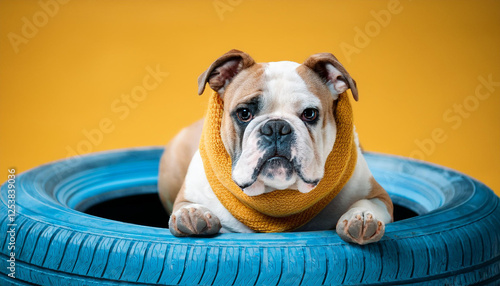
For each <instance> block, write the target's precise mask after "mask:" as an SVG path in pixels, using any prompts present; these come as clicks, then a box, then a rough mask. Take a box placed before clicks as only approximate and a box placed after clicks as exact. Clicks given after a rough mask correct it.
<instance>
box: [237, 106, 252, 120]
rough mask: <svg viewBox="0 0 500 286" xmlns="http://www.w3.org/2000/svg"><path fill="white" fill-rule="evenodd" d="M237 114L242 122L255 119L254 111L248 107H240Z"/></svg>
mask: <svg viewBox="0 0 500 286" xmlns="http://www.w3.org/2000/svg"><path fill="white" fill-rule="evenodd" d="M236 115H237V116H238V119H239V120H241V121H242V122H248V121H250V120H252V119H253V115H252V112H251V111H250V109H248V108H239V109H238V110H236Z"/></svg>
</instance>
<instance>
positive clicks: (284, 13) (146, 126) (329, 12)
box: [0, 0, 500, 194]
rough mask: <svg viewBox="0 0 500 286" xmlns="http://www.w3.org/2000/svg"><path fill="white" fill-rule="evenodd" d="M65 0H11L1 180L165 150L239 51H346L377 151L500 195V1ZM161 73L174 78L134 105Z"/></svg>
mask: <svg viewBox="0 0 500 286" xmlns="http://www.w3.org/2000/svg"><path fill="white" fill-rule="evenodd" d="M60 1H61V2H56V0H40V1H19V0H0V131H1V133H0V140H1V142H0V170H1V171H0V174H4V175H5V177H4V179H1V180H0V181H5V180H6V179H7V169H8V168H10V167H15V168H17V169H18V171H19V172H20V171H25V170H27V169H29V168H32V167H35V166H37V165H40V164H43V163H46V162H50V161H53V160H56V159H61V158H65V157H67V156H68V155H70V154H72V153H71V152H72V151H68V150H75V152H78V150H80V151H79V152H81V151H83V152H89V151H92V152H95V151H103V150H110V149H117V148H126V147H133V146H150V145H163V144H165V143H166V142H167V141H168V140H169V139H171V138H172V137H173V136H174V134H175V133H176V132H178V131H179V130H180V129H181V128H182V127H183V126H185V125H188V124H189V123H191V122H193V121H195V120H196V119H198V118H200V117H202V116H203V114H204V111H205V107H206V103H207V96H202V97H199V96H197V94H196V91H197V83H196V79H197V77H198V75H199V74H200V73H201V72H203V71H204V70H205V69H206V68H207V67H208V66H209V65H210V64H211V63H212V61H213V60H215V59H216V58H217V57H218V56H220V55H222V54H223V53H224V52H226V51H228V50H229V49H231V48H238V49H241V50H243V51H246V52H248V53H249V54H250V55H251V56H252V57H254V59H256V60H257V61H278V60H292V61H297V62H302V61H303V60H305V59H306V58H307V57H308V56H309V55H311V54H313V53H317V52H332V53H334V54H335V55H336V56H337V57H338V58H339V60H340V61H341V62H342V63H343V64H344V66H345V67H346V68H347V70H348V71H349V72H350V73H351V75H352V76H353V78H354V79H355V80H356V81H357V82H358V87H359V93H360V101H359V102H357V103H355V104H354V108H355V123H356V126H357V128H358V132H359V134H360V138H361V141H362V144H363V146H364V148H365V149H367V150H371V151H378V152H384V153H390V154H397V155H402V156H413V157H417V158H421V159H424V160H426V161H431V162H434V163H437V164H441V165H444V166H448V167H451V168H453V169H456V170H459V171H462V172H464V173H466V174H469V175H471V176H473V177H475V178H477V179H479V180H481V181H483V182H485V183H486V184H487V185H489V186H490V187H491V188H493V189H494V190H495V191H496V193H497V194H500V174H499V170H500V148H499V147H500V113H499V111H500V86H499V84H500V37H499V36H500V2H498V1H431V0H429V1H416V0H413V1H410V0H401V1H396V2H395V1H388V0H384V1H251V0H216V1H156V0H146V1H144V0H143V1H139V0H122V1H113V0H100V1H90V0H72V1H66V0H65V1H64V3H63V2H62V0H60ZM66 2H67V3H66ZM389 8H390V9H389ZM389 16H390V18H389ZM30 25H32V26H31V28H32V29H31V30H30V29H29V28H30V27H29V26H30ZM33 28H34V29H33ZM148 67H149V68H151V69H159V70H160V71H161V72H163V73H168V76H166V77H165V78H161V82H158V84H157V86H155V88H150V89H151V90H149V91H147V94H146V95H143V96H142V97H141V98H140V99H141V100H142V101H135V102H132V103H131V105H126V103H124V102H123V101H122V95H123V94H125V95H127V94H128V95H130V94H131V93H132V92H138V91H140V90H141V88H143V87H145V85H144V83H143V80H144V78H145V77H146V76H147V75H148V71H147V68H148ZM162 75H164V74H162ZM488 77H489V78H490V80H491V81H493V82H495V83H496V86H489V89H488V87H485V86H484V85H483V87H479V89H478V86H480V85H481V81H480V79H479V78H483V79H486V80H487V79H488ZM154 82H155V81H154V80H152V79H151V78H149V81H147V84H148V87H151V85H153V83H154ZM478 90H479V92H480V94H482V95H484V94H487V93H488V91H489V94H490V95H489V97H488V98H484V97H483V99H478V95H477V92H478ZM458 105H462V106H465V107H468V110H467V109H464V110H465V111H462V113H460V112H459V111H458V109H454V108H459V107H457V106H458ZM132 106H134V107H133V108H132ZM127 108H128V110H127ZM462 108H464V107H462ZM103 121H104V123H102V122H103ZM100 124H104V125H105V126H104V127H103V126H101V128H102V129H103V131H106V133H104V132H103V131H99V132H101V133H100V134H101V135H98V131H97V129H99V128H100ZM86 133H89V134H93V135H92V136H94V137H93V139H92V141H93V142H91V140H90V139H88V138H87V137H86V135H85V134H86Z"/></svg>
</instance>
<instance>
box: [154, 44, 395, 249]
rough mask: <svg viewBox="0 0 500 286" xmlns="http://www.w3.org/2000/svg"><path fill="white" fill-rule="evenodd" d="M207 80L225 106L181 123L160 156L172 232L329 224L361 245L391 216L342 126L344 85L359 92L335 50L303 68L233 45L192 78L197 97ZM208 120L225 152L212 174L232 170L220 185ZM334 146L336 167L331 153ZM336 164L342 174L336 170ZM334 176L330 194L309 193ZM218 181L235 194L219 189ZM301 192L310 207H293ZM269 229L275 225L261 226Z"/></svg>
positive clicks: (352, 135) (354, 138)
mask: <svg viewBox="0 0 500 286" xmlns="http://www.w3.org/2000/svg"><path fill="white" fill-rule="evenodd" d="M207 83H208V85H209V86H210V88H211V89H212V90H213V91H214V92H215V94H214V101H217V100H218V99H220V100H221V101H222V102H223V107H221V111H220V112H221V115H220V116H221V117H220V121H218V120H214V119H213V118H206V119H202V120H200V121H198V122H196V123H194V124H192V125H191V126H189V127H186V128H184V129H183V130H182V131H181V132H180V133H179V134H178V135H176V136H175V137H174V139H172V140H171V142H170V143H169V144H168V145H167V146H166V148H165V151H164V154H163V156H162V158H161V160H160V167H159V178H158V190H159V196H160V199H161V201H162V203H163V206H164V207H165V209H166V210H167V211H168V212H169V213H170V214H171V216H170V219H169V229H170V231H171V233H172V234H173V235H174V236H179V237H182V236H210V235H214V234H216V233H219V232H220V233H229V232H238V233H251V232H273V231H312V230H333V229H335V230H336V232H337V234H338V235H339V236H340V237H341V238H342V239H343V240H345V241H347V242H350V243H356V244H360V245H364V244H368V243H373V242H377V241H379V240H380V239H381V238H382V236H383V235H384V232H385V225H386V224H388V223H390V222H392V221H393V204H392V202H391V199H390V197H389V195H388V194H387V192H386V191H385V190H384V189H383V188H382V187H381V186H380V185H379V184H378V183H377V181H376V180H375V179H374V178H373V175H372V174H371V172H370V170H369V168H368V165H367V163H366V161H365V159H364V157H363V153H362V150H361V147H360V144H359V140H358V135H357V133H356V131H355V129H354V127H353V128H352V129H349V128H347V129H346V127H345V126H349V124H348V123H344V121H346V120H347V121H348V119H346V118H348V117H349V116H341V115H339V114H340V113H341V112H345V111H340V109H339V108H340V107H339V106H340V104H342V105H343V107H342V108H343V110H348V107H346V106H350V105H348V104H349V103H348V102H349V99H348V98H347V90H349V89H350V92H351V93H352V96H353V97H354V99H355V101H357V100H358V90H357V86H356V82H355V81H354V80H353V79H352V77H351V76H350V75H349V73H348V72H347V71H346V69H345V68H344V67H343V66H342V65H341V64H340V62H339V61H338V60H337V58H335V56H334V55H332V54H329V53H320V54H314V55H312V56H310V57H309V58H308V59H306V61H305V62H304V63H303V64H299V63H295V62H289V61H282V62H269V63H256V62H255V61H254V60H253V59H252V58H251V57H250V55H248V54H247V53H244V52H241V51H238V50H231V51H229V52H227V53H226V54H224V55H222V56H221V57H220V58H218V59H217V60H215V62H213V63H212V64H211V65H210V67H209V68H208V69H207V70H206V71H205V72H203V73H202V74H201V75H200V77H199V78H198V93H199V95H201V94H203V92H204V90H205V85H206V84H207ZM345 114H348V113H345ZM341 121H342V122H341ZM215 122H220V124H218V123H215ZM204 125H206V126H205V127H204ZM211 125H214V126H216V128H217V127H218V128H220V131H218V130H216V132H212V133H213V134H215V135H213V136H214V137H213V138H216V139H214V140H217V138H218V137H217V136H220V142H221V143H220V144H219V145H221V146H222V147H223V149H221V150H222V152H225V153H227V158H228V162H227V163H225V164H226V165H221V166H223V167H221V166H218V165H217V164H216V165H214V166H215V167H214V170H215V169H217V168H219V169H221V168H222V169H224V168H226V169H227V170H230V171H228V173H230V174H224V177H225V178H226V180H225V181H223V183H219V181H218V179H217V175H219V174H218V173H217V171H213V172H212V169H210V168H209V169H207V164H210V163H209V162H211V161H210V160H209V159H207V158H206V157H207V156H208V155H206V154H205V153H207V152H209V151H207V150H211V149H213V148H215V147H213V146H215V145H216V144H215V143H213V142H208V143H205V145H201V144H202V143H200V140H204V139H203V138H204V137H207V136H208V135H204V136H202V133H203V132H207V134H208V133H209V132H210V131H204V129H205V128H209V127H210V126H211ZM341 129H342V130H347V131H342V132H343V133H340V131H339V130H341ZM212 133H210V134H212ZM203 134H205V133H203ZM346 134H347V135H346ZM340 135H341V136H340ZM210 138H212V137H210ZM341 138H343V139H341ZM342 140H343V141H342ZM349 140H350V141H349ZM341 141H342V142H344V143H341ZM202 142H203V141H202ZM345 142H347V143H345ZM214 144H215V145H214ZM342 144H344V145H345V146H344V145H343V146H344V147H340V146H341V145H342ZM351 145H352V148H351ZM203 146H205V147H203ZM335 146H337V147H335ZM202 147H203V148H202ZM205 149H207V150H205ZM334 149H335V150H336V151H335V152H337V153H338V154H342V155H336V156H337V157H338V158H343V159H342V160H337V161H339V162H340V161H342V162H344V163H339V162H337V161H332V159H329V158H330V156H333V157H335V155H332V154H333V153H334V151H333V150H334ZM221 154H222V153H221ZM215 157H216V159H215V160H218V157H224V156H215ZM337 157H335V158H337ZM345 158H348V159H345ZM211 160H212V159H211ZM212 161H213V160H212ZM224 166H225V167H224ZM227 166H229V169H228V168H227ZM327 166H328V167H327ZM332 166H333V167H332ZM338 166H341V167H342V168H344V169H346V170H347V169H348V168H350V171H349V172H347V171H346V172H344V173H343V175H338V173H341V172H340V171H338V170H337V167H338ZM346 166H348V167H346ZM349 166H350V167H349ZM338 168H340V167H338ZM217 170H218V169H217ZM207 172H210V175H208V173H207ZM327 173H328V175H327ZM214 174H215V175H214ZM332 174H337V175H338V176H339V178H340V177H342V178H343V179H342V178H341V179H339V180H338V182H340V183H338V184H333V183H332V185H335V186H336V188H337V190H336V191H335V192H334V193H335V194H333V195H331V192H333V191H328V192H327V191H325V192H326V193H327V194H328V195H324V196H323V197H321V200H320V198H319V197H318V196H319V195H314V194H313V193H315V192H316V193H318V192H319V191H317V189H320V188H321V189H324V190H327V189H328V190H329V189H330V188H332V187H328V188H327V187H325V188H323V186H321V187H320V185H322V184H323V183H322V181H323V179H324V178H325V180H328V179H326V178H331V177H332V176H333V177H335V176H337V175H332ZM214 178H215V179H214ZM227 178H229V179H227ZM209 180H211V181H210V182H209ZM213 180H215V183H214V182H213ZM211 182H212V184H211ZM214 185H217V186H218V187H217V188H216V187H214ZM225 185H231V186H233V187H232V188H234V190H233V189H232V190H231V192H228V191H227V190H226V189H225V188H223V187H220V186H225ZM323 185H327V183H325V184H323ZM219 187H220V188H219ZM216 190H217V191H216ZM299 197H300V198H306V199H304V201H308V202H309V201H312V202H316V203H314V204H313V206H314V207H311V206H310V205H304V206H301V205H300V203H298V201H300V199H296V198H299ZM172 202H174V203H172ZM319 202H321V204H319ZM264 203H265V204H267V206H266V207H265V208H264V207H262V210H261V206H263V205H264ZM313 208H314V209H315V210H314V211H309V210H310V209H313ZM243 209H245V212H246V213H243V214H242V213H241V211H240V210H243ZM281 209H283V211H281ZM285 209H286V210H290V211H289V212H286V211H285ZM304 209H305V210H304ZM305 212H307V218H306V219H305V220H297V221H294V222H293V223H292V224H290V221H291V220H292V219H290V218H291V217H294V218H299V217H300V218H302V217H305V216H306V215H303V214H304V213H305ZM261 217H262V219H261ZM261 220H262V221H261ZM293 220H295V219H293ZM269 225H271V226H276V228H272V227H271V228H264V226H265V227H268V226H269ZM281 226H283V227H281ZM261 227H262V228H261Z"/></svg>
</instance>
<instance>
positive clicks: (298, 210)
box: [200, 92, 357, 232]
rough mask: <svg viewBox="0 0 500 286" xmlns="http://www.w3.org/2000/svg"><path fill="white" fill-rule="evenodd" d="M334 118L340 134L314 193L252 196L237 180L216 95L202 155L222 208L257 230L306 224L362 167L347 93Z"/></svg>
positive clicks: (211, 102)
mask: <svg viewBox="0 0 500 286" xmlns="http://www.w3.org/2000/svg"><path fill="white" fill-rule="evenodd" d="M334 108H335V110H334V115H335V120H336V123H337V135H336V140H335V144H334V146H333V149H332V151H331V152H330V154H329V155H328V158H327V160H326V163H325V174H324V177H323V179H321V180H320V182H319V183H318V185H316V187H315V188H314V189H312V190H311V191H310V192H308V193H301V192H299V191H298V190H275V191H273V192H270V193H265V194H261V195H258V196H248V195H246V194H245V193H243V191H242V190H241V188H240V187H239V186H238V185H236V183H235V182H234V181H233V180H232V178H231V166H232V165H231V158H230V156H229V154H228V153H227V151H226V149H225V148H224V144H223V143H222V138H221V136H220V128H221V122H222V115H223V110H224V102H223V100H222V99H221V97H220V96H219V94H218V93H213V95H212V96H211V98H210V100H209V106H208V111H207V116H206V118H205V123H204V126H203V131H202V136H201V140H200V155H201V158H202V161H203V166H204V168H205V174H206V176H207V179H208V182H209V183H210V186H211V188H212V190H213V192H214V193H215V195H216V196H217V198H218V199H219V200H220V202H221V203H222V205H223V206H224V207H225V208H226V209H227V210H228V211H229V212H230V213H231V214H232V215H233V216H234V217H235V218H236V219H238V220H239V221H241V222H242V223H244V224H245V225H247V226H248V227H250V228H251V229H252V230H254V231H256V232H285V231H292V230H294V229H297V228H299V227H300V226H303V225H304V224H306V223H307V222H308V221H310V220H311V219H312V218H313V217H314V216H316V215H317V214H318V213H319V212H320V211H321V210H322V209H323V208H324V207H326V205H328V203H329V202H330V201H331V200H332V199H333V198H334V197H335V196H336V195H337V194H338V193H339V192H340V190H342V188H343V187H344V185H345V184H346V183H347V181H348V180H349V178H350V177H351V175H352V173H353V172H354V167H355V166H356V159H357V150H356V148H357V147H356V144H355V143H354V135H353V118H352V109H351V105H350V102H349V98H348V95H347V93H346V92H344V93H343V94H341V95H339V99H338V102H337V105H336V107H334Z"/></svg>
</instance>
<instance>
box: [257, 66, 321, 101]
mask: <svg viewBox="0 0 500 286" xmlns="http://www.w3.org/2000/svg"><path fill="white" fill-rule="evenodd" d="M299 67H300V64H298V63H295V62H271V63H268V64H267V65H266V68H265V71H264V86H265V92H266V93H268V96H267V97H266V98H267V99H268V100H269V101H272V102H268V105H269V106H272V107H273V109H282V108H285V107H290V108H293V109H294V110H296V109H297V108H301V107H303V106H293V105H294V104H298V105H304V104H306V105H307V104H309V105H312V106H319V105H320V100H319V99H318V98H317V96H318V95H316V96H311V95H314V94H313V93H312V92H311V91H310V90H309V88H308V86H307V83H306V81H305V79H304V78H303V77H302V76H301V75H300V74H299V70H298V68H299ZM264 100H265V99H264Z"/></svg>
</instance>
